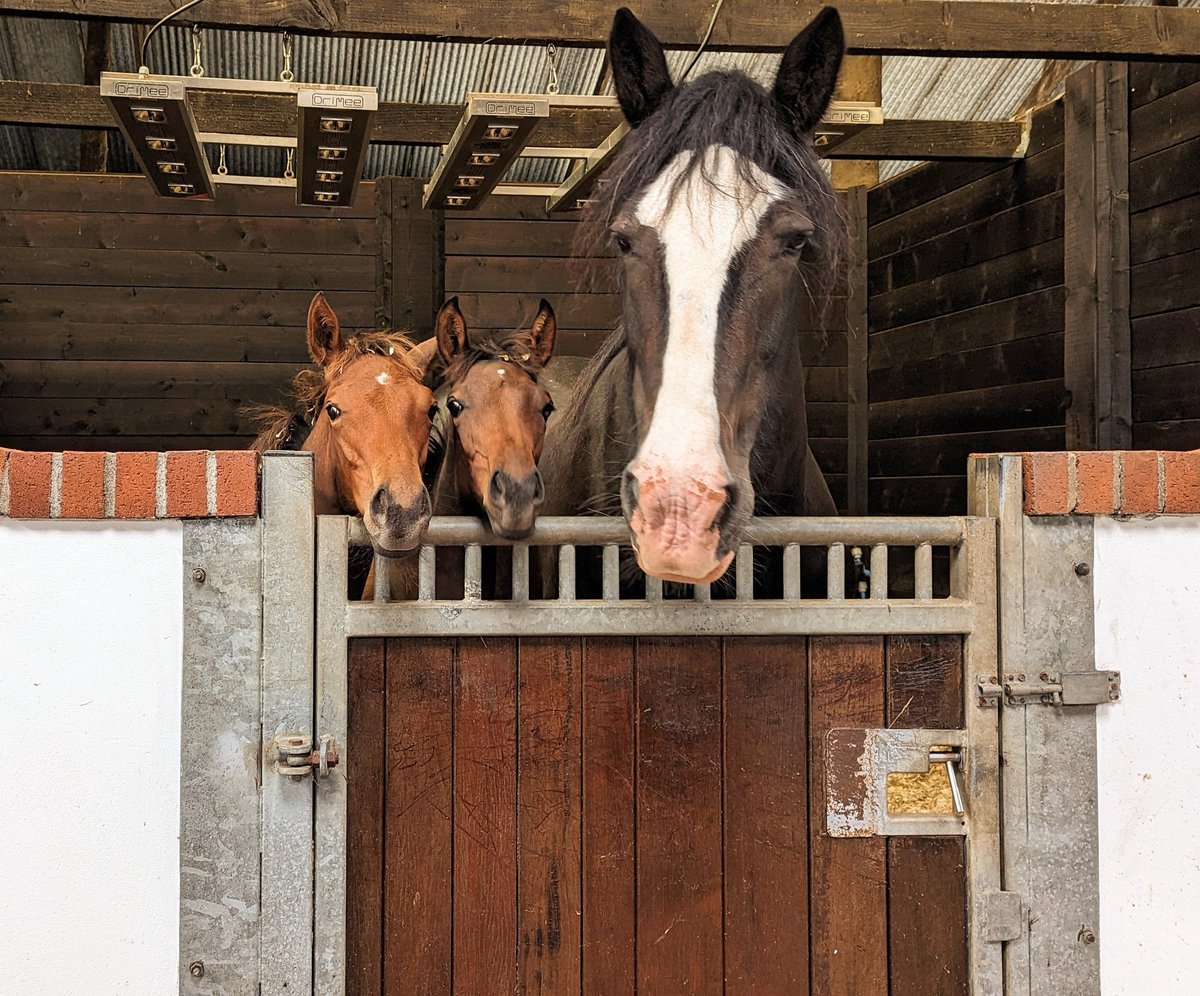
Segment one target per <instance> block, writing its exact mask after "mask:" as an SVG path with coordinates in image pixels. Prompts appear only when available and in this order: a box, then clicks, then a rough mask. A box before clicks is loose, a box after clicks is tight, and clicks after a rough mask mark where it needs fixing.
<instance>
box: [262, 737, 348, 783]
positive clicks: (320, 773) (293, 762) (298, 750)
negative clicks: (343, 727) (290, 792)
mask: <svg viewBox="0 0 1200 996" xmlns="http://www.w3.org/2000/svg"><path fill="white" fill-rule="evenodd" d="M337 763H338V751H337V742H336V741H335V740H334V739H333V737H330V736H325V737H321V738H320V739H319V740H318V741H317V749H316V750H313V745H312V737H310V736H309V735H308V734H305V733H281V734H279V736H277V737H276V738H275V771H276V772H277V773H279V774H281V775H288V776H289V777H291V778H301V777H303V776H305V775H308V774H313V775H315V776H316V777H318V778H325V777H326V776H327V775H328V774H329V769H330V768H336V767H337Z"/></svg>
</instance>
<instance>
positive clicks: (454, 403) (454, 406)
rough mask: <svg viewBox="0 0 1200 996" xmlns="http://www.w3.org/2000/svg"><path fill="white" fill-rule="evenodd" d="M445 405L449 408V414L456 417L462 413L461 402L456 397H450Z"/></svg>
mask: <svg viewBox="0 0 1200 996" xmlns="http://www.w3.org/2000/svg"><path fill="white" fill-rule="evenodd" d="M446 407H447V408H449V409H450V414H451V415H452V416H454V418H458V416H459V415H461V414H462V413H463V403H462V402H461V401H459V400H458V398H451V399H450V400H449V401H447V402H446Z"/></svg>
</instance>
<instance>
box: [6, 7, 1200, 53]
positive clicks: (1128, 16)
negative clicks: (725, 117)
mask: <svg viewBox="0 0 1200 996" xmlns="http://www.w3.org/2000/svg"><path fill="white" fill-rule="evenodd" d="M175 6H176V4H175V3H174V2H173V0H3V2H0V12H7V13H15V14H56V15H62V16H68V17H85V18H105V19H109V20H117V21H138V22H146V21H155V20H157V19H158V18H160V17H162V16H164V15H166V14H168V13H170V12H171V10H172V9H174V8H175ZM820 6H821V4H819V3H810V2H807V0H806V2H802V3H796V2H795V0H727V2H726V4H725V7H724V8H723V10H722V12H721V16H720V17H719V18H718V19H717V23H716V26H715V28H714V30H713V35H712V39H711V41H710V42H709V47H710V48H714V49H717V48H726V49H763V50H770V49H779V48H781V47H782V46H783V45H784V44H786V42H787V41H788V40H789V39H790V37H791V33H793V32H795V31H797V30H799V29H800V28H801V27H802V26H803V25H804V24H805V23H807V22H808V20H809V18H811V17H812V15H813V14H815V13H816V12H817V10H818V9H819V8H820ZM837 6H838V10H839V11H840V12H841V15H842V20H843V23H844V25H845V28H846V42H847V45H848V46H849V51H850V52H851V53H856V54H882V55H943V56H980V55H991V56H1003V57H1017V56H1028V57H1033V58H1037V57H1056V58H1072V59H1188V60H1195V59H1200V10H1197V9H1195V8H1178V7H1126V6H1117V5H1114V4H1070V3H1061V4H1060V3H1011V2H1007V3H1006V2H1000V3H993V2H986V0H957V2H955V3H954V4H952V5H947V4H945V3H942V2H938V0H904V2H900V0H841V2H839V3H838V5H837ZM711 11H712V7H711V4H710V3H709V0H674V2H672V3H666V2H663V0H653V2H652V3H650V4H643V5H642V6H641V8H640V9H639V10H638V12H637V13H638V16H639V17H641V18H642V19H643V20H644V21H645V23H646V24H647V25H648V26H649V27H650V28H651V29H652V30H654V32H655V33H656V34H657V35H658V36H659V38H661V39H662V40H663V41H664V43H666V44H667V45H671V46H678V47H690V46H694V45H695V44H696V42H697V40H698V39H699V38H700V37H701V36H702V35H703V34H704V29H705V27H706V26H707V23H708V19H709V17H710V15H711ZM611 19H612V8H611V7H610V6H608V5H605V4H596V3H577V4H562V3H558V2H555V0H539V2H536V3H533V4H513V3H510V2H508V0H444V2H439V3H427V2H423V0H422V2H416V0H209V2H207V3H204V4H200V5H198V6H197V7H195V8H193V9H192V10H188V11H186V12H185V13H183V14H181V15H180V16H179V17H178V19H177V22H178V23H181V24H191V23H197V24H203V25H208V26H211V27H222V28H233V27H240V28H282V27H289V28H292V29H294V30H299V31H311V32H322V33H324V32H333V33H337V34H348V35H367V36H374V37H391V38H395V37H399V38H426V39H442V40H451V39H454V40H457V39H464V40H474V41H480V40H496V41H531V40H537V41H554V42H560V43H569V44H583V45H588V44H591V45H599V44H603V43H604V41H605V39H606V38H607V37H608V30H609V26H610V23H611Z"/></svg>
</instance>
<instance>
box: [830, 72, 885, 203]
mask: <svg viewBox="0 0 1200 996" xmlns="http://www.w3.org/2000/svg"><path fill="white" fill-rule="evenodd" d="M833 99H834V100H870V101H873V102H875V103H877V104H878V103H881V102H882V100H883V57H882V56H878V55H849V56H847V57H846V58H845V60H844V61H843V62H842V71H841V73H840V74H839V76H838V83H837V89H836V90H835V91H834V94H833ZM829 178H830V180H832V181H833V185H834V187H836V188H837V189H838V190H848V189H849V188H850V187H873V186H875V184H877V183H878V182H879V163H878V162H876V161H875V160H871V159H834V160H832V161H831V162H830V173H829Z"/></svg>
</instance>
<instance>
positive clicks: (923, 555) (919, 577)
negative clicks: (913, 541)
mask: <svg viewBox="0 0 1200 996" xmlns="http://www.w3.org/2000/svg"><path fill="white" fill-rule="evenodd" d="M913 562H914V568H915V574H916V590H915V592H914V594H915V595H916V597H917V598H933V546H932V545H931V544H929V543H918V544H917V549H916V553H915V554H914V556H913Z"/></svg>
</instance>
